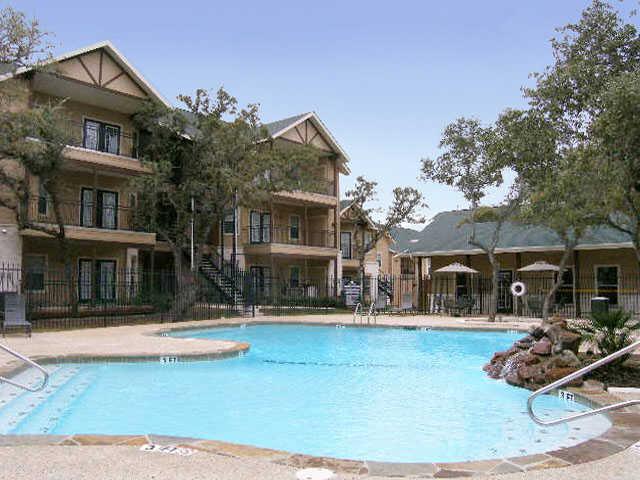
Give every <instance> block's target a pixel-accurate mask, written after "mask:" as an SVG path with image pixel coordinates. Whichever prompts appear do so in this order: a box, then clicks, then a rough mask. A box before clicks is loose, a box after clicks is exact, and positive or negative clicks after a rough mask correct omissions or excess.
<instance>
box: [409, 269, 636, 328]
mask: <svg viewBox="0 0 640 480" xmlns="http://www.w3.org/2000/svg"><path fill="white" fill-rule="evenodd" d="M554 277H555V274H553V273H548V274H536V275H533V274H523V275H521V276H520V277H519V278H517V279H515V278H512V277H511V276H510V275H500V276H499V277H498V288H497V291H496V296H497V299H496V300H497V309H498V313H502V314H507V315H520V316H526V317H541V316H542V309H543V304H544V300H545V297H546V295H547V293H548V292H550V291H551V288H552V287H553V284H554V282H555V278H554ZM516 281H517V282H521V283H522V284H523V285H524V294H523V295H521V296H515V295H514V294H513V293H512V288H511V287H512V285H513V283H514V282H516ZM412 285H413V290H414V294H415V303H416V304H417V306H418V309H419V310H421V311H424V312H425V313H459V314H477V315H486V314H488V313H489V310H490V307H491V302H492V298H493V291H494V287H493V282H492V278H491V277H490V276H483V275H456V276H454V275H433V276H432V278H426V277H425V278H423V279H421V280H418V279H417V278H415V279H414V280H413V281H412ZM594 297H606V298H607V299H608V300H609V305H610V306H611V308H619V309H624V310H628V311H631V312H633V313H634V314H640V276H638V275H627V276H623V275H614V276H613V278H600V279H599V278H598V277H597V276H596V275H594V274H591V275H580V276H579V277H574V276H573V275H571V274H568V275H566V276H565V281H564V283H562V284H561V285H560V287H559V288H558V290H557V291H556V293H555V294H554V295H553V296H552V297H551V301H550V309H549V313H550V314H557V315H560V316H564V317H568V318H578V317H582V316H585V315H588V314H589V313H591V300H592V298H594Z"/></svg>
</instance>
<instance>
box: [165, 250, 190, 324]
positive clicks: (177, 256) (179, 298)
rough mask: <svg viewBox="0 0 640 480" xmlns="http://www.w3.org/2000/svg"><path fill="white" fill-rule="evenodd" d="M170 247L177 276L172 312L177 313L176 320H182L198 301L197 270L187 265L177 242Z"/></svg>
mask: <svg viewBox="0 0 640 480" xmlns="http://www.w3.org/2000/svg"><path fill="white" fill-rule="evenodd" d="M170 247H171V251H172V253H173V268H174V270H175V278H176V289H175V293H174V301H173V307H172V308H171V313H172V314H174V315H175V319H176V320H181V319H182V318H183V316H184V314H185V313H186V312H187V311H188V310H189V309H190V308H191V307H192V306H193V304H194V303H195V301H196V278H195V272H194V271H192V270H191V268H190V267H189V266H187V265H185V261H184V258H183V252H182V250H181V249H180V248H179V247H177V246H176V245H175V244H170Z"/></svg>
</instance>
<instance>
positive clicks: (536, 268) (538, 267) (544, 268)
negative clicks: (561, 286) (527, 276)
mask: <svg viewBox="0 0 640 480" xmlns="http://www.w3.org/2000/svg"><path fill="white" fill-rule="evenodd" d="M518 271H519V272H559V271H560V267H558V266H557V265H551V264H550V263H547V262H545V261H544V260H540V261H537V262H534V263H532V264H531V265H527V266H526V267H522V268H519V269H518Z"/></svg>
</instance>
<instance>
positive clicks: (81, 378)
mask: <svg viewBox="0 0 640 480" xmlns="http://www.w3.org/2000/svg"><path fill="white" fill-rule="evenodd" d="M95 376H96V374H95V370H94V369H92V368H82V369H80V371H78V372H77V373H76V374H74V375H73V377H71V378H70V379H69V381H67V382H65V383H64V384H63V385H61V386H60V388H58V389H57V391H56V392H55V393H54V394H53V395H51V396H50V397H48V398H47V399H46V400H45V401H44V402H42V403H40V404H39V405H37V406H36V407H35V408H34V409H33V410H32V411H31V412H30V413H29V415H26V416H24V417H23V419H22V421H21V422H20V423H18V424H17V425H16V426H15V427H14V429H13V430H12V431H11V433H17V434H20V433H52V432H53V430H54V429H55V427H56V426H57V424H58V423H59V421H60V418H61V417H62V416H63V415H64V414H65V412H68V411H69V409H70V408H71V406H72V405H73V404H74V402H75V401H76V400H77V399H78V397H79V396H80V395H82V393H83V392H84V391H85V390H86V389H87V388H88V387H89V385H91V383H92V382H93V380H94V379H95Z"/></svg>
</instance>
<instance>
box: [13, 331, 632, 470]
mask: <svg viewBox="0 0 640 480" xmlns="http://www.w3.org/2000/svg"><path fill="white" fill-rule="evenodd" d="M242 324H246V325H265V324H276V325H294V324H295V325H312V326H325V327H326V326H336V325H344V326H346V327H369V328H376V327H378V328H396V329H412V330H413V329H414V327H412V326H409V325H407V326H399V325H384V324H372V325H368V324H344V323H326V322H295V321H287V322H280V321H260V320H251V321H235V322H224V323H220V324H215V325H208V326H194V325H190V326H180V325H176V326H172V327H167V326H162V327H160V328H158V329H156V330H154V331H153V332H147V333H143V335H163V334H164V335H166V334H167V333H171V332H179V331H190V330H202V329H216V328H229V327H236V328H237V327H238V326H239V325H242ZM420 328H423V327H420V326H418V327H415V329H420ZM428 328H429V329H432V330H464V331H484V332H486V331H493V330H516V329H514V328H513V327H506V326H505V327H504V328H500V327H499V326H498V325H496V327H495V328H490V329H487V328H479V329H475V328H468V327H467V328H459V329H456V328H449V327H443V326H437V327H436V326H434V327H428ZM525 332H526V330H525ZM174 338H180V337H174ZM249 349H250V345H249V344H248V343H242V342H233V345H232V346H231V347H229V348H225V349H223V350H220V351H217V352H212V353H197V354H188V353H181V354H179V355H171V356H176V357H179V361H201V360H222V359H228V358H233V357H238V356H241V355H243V354H244V353H246V352H247V351H248V350H249ZM159 357H160V356H159V355H138V354H136V355H124V356H123V355H98V354H96V355H86V354H84V355H64V356H40V357H37V356H36V357H33V358H34V360H37V361H39V362H41V363H42V364H52V363H98V362H149V361H154V362H155V361H160V358H159ZM26 368H27V367H26V366H21V367H17V368H15V367H14V368H10V369H8V368H5V369H0V375H15V374H17V373H19V372H21V371H23V370H24V369H26ZM568 390H570V391H572V392H573V393H574V394H575V395H576V400H577V401H579V402H580V403H584V404H587V406H591V407H598V406H603V405H607V404H611V403H614V402H617V401H619V400H618V399H617V398H616V397H615V396H613V395H611V394H609V393H607V392H603V391H590V390H586V389H585V388H569V389H568ZM607 417H608V418H609V420H610V421H611V427H610V428H609V429H608V430H606V431H605V432H604V433H603V434H601V435H599V436H598V437H594V438H592V439H590V440H587V441H586V442H582V443H579V444H577V445H573V446H571V447H565V448H560V449H557V450H553V451H549V452H545V453H539V454H531V455H525V456H520V457H508V458H499V459H488V460H474V461H465V462H417V463H396V462H377V461H368V460H350V459H341V458H332V457H322V456H314V455H307V454H300V453H293V452H286V451H281V450H274V449H270V448H264V447H255V446H251V445H241V444H235V443H230V442H222V441H216V440H208V439H197V438H185V437H175V436H166V435H156V434H152V433H147V434H141V435H94V434H82V433H78V434H74V435H62V436H60V435H48V434H27V435H15V434H9V435H0V447H6V446H27V445H52V446H53V445H59V446H98V445H102V446H137V447H140V446H142V445H145V444H149V443H152V444H160V445H172V446H178V447H185V448H190V449H193V450H197V451H200V452H203V453H207V454H214V455H224V456H232V457H236V458H252V459H261V460H264V461H268V462H272V463H276V464H279V465H285V466H290V467H293V468H327V469H330V470H332V471H334V472H337V473H344V474H357V475H372V476H393V477H408V476H420V477H423V478H454V477H471V476H476V475H481V474H482V475H493V474H503V473H517V472H527V471H532V470H542V469H547V468H558V467H568V466H571V465H578V464H582V463H587V462H591V461H594V460H599V459H602V458H605V457H608V456H610V455H613V454H616V453H619V452H621V451H623V450H625V449H627V448H628V447H630V446H631V445H633V444H634V443H636V442H638V441H639V440H640V413H638V412H637V411H633V410H630V409H621V410H619V411H615V412H610V413H609V414H608V415H607Z"/></svg>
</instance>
